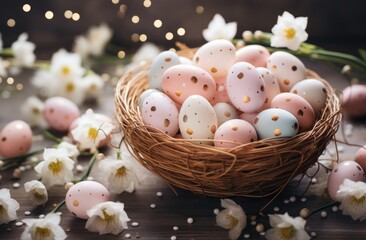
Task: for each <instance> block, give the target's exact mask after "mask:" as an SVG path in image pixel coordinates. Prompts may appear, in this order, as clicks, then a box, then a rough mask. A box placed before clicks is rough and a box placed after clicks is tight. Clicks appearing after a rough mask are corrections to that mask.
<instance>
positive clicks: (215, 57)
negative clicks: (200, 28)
mask: <svg viewBox="0 0 366 240" xmlns="http://www.w3.org/2000/svg"><path fill="white" fill-rule="evenodd" d="M192 61H193V64H195V65H196V66H199V67H201V68H203V69H204V70H206V71H207V72H209V73H210V74H211V75H212V76H213V77H221V76H224V75H226V74H227V72H228V70H229V68H230V66H231V65H232V64H233V63H234V61H235V47H234V45H233V44H232V43H231V42H230V41H228V40H224V39H217V40H213V41H210V42H208V43H206V44H204V45H203V46H201V47H200V48H199V49H198V50H197V52H196V54H195V55H194V57H193V60H192Z"/></svg>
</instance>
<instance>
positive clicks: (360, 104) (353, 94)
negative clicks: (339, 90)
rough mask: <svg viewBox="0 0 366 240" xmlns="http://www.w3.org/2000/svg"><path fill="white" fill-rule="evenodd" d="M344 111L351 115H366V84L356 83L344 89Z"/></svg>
mask: <svg viewBox="0 0 366 240" xmlns="http://www.w3.org/2000/svg"><path fill="white" fill-rule="evenodd" d="M341 100H342V107H343V111H344V112H345V113H346V114H347V115H348V116H349V117H356V118H357V117H363V116H366V104H365V102H366V86H365V85H361V84H355V85H352V86H349V87H347V88H345V89H344V90H343V97H342V99H341Z"/></svg>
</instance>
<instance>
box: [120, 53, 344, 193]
mask: <svg viewBox="0 0 366 240" xmlns="http://www.w3.org/2000/svg"><path fill="white" fill-rule="evenodd" d="M193 52H194V50H188V51H187V50H186V51H182V52H180V55H183V56H192V53H193ZM150 65H151V63H145V64H142V65H140V66H139V67H137V68H135V69H134V70H132V71H129V72H127V73H126V74H125V75H124V76H122V78H121V79H120V80H119V82H118V84H117V88H116V92H115V104H116V116H117V119H118V121H119V124H120V126H121V129H122V131H123V133H124V136H125V141H126V142H127V143H128V144H129V145H130V147H131V153H132V154H133V155H134V157H135V158H136V159H137V160H138V161H139V162H140V163H141V164H142V165H143V166H145V167H146V168H147V169H149V170H150V171H152V172H154V173H156V174H157V175H159V176H161V177H162V178H163V179H165V180H166V181H167V182H168V183H169V184H171V185H173V186H176V187H179V188H183V189H187V190H190V191H192V192H194V193H198V194H202V195H206V196H214V197H229V196H243V197H264V196H269V195H272V194H275V193H279V192H280V191H282V190H283V188H284V187H285V186H286V185H287V183H288V182H289V181H290V180H291V179H292V178H293V177H295V176H297V175H298V174H302V173H304V172H305V171H306V170H307V169H308V168H309V167H310V166H312V165H313V164H314V163H315V162H316V161H317V159H318V157H319V156H320V155H321V154H322V152H323V151H324V149H325V148H326V146H327V144H328V143H329V141H330V140H331V139H332V138H333V137H334V135H335V133H336V132H337V130H338V126H339V123H340V121H341V111H340V102H339V98H338V96H337V94H336V93H335V90H334V89H333V88H332V87H331V86H330V84H329V83H328V82H327V81H325V80H323V79H321V78H320V77H319V76H318V75H317V74H316V73H315V72H313V71H310V70H308V72H307V75H308V78H316V79H319V80H320V81H322V82H323V83H324V84H325V86H326V91H327V101H326V106H325V107H324V108H323V110H322V112H321V114H320V115H319V116H318V118H317V121H316V124H315V125H314V127H313V129H312V130H310V131H307V132H303V133H300V134H298V135H296V136H294V137H287V138H272V139H264V140H259V141H255V142H251V143H248V144H244V145H240V146H238V147H236V148H233V149H223V148H218V147H214V146H208V145H198V144H195V143H192V142H191V141H190V140H185V139H177V138H173V137H170V136H168V135H167V134H165V133H163V132H161V131H159V130H157V129H155V128H152V127H149V126H146V125H144V123H143V121H142V119H141V117H140V113H139V110H138V101H139V97H140V94H141V93H142V92H143V91H144V90H146V89H148V81H147V74H148V71H149V68H150Z"/></svg>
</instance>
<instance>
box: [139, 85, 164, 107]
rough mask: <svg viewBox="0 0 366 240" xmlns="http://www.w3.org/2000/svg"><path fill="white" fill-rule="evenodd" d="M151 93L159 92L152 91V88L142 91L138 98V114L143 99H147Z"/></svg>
mask: <svg viewBox="0 0 366 240" xmlns="http://www.w3.org/2000/svg"><path fill="white" fill-rule="evenodd" d="M153 92H160V91H159V90H157V89H154V88H150V89H146V90H145V91H143V92H142V93H141V95H140V98H139V109H140V112H141V109H142V104H143V103H144V100H145V98H147V97H148V96H150V94H151V93H153Z"/></svg>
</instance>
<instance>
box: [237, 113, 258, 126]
mask: <svg viewBox="0 0 366 240" xmlns="http://www.w3.org/2000/svg"><path fill="white" fill-rule="evenodd" d="M257 115H258V112H254V113H241V114H240V115H239V118H240V119H242V120H245V121H247V122H248V123H250V124H252V125H253V124H254V120H255V118H256V117H257Z"/></svg>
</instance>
